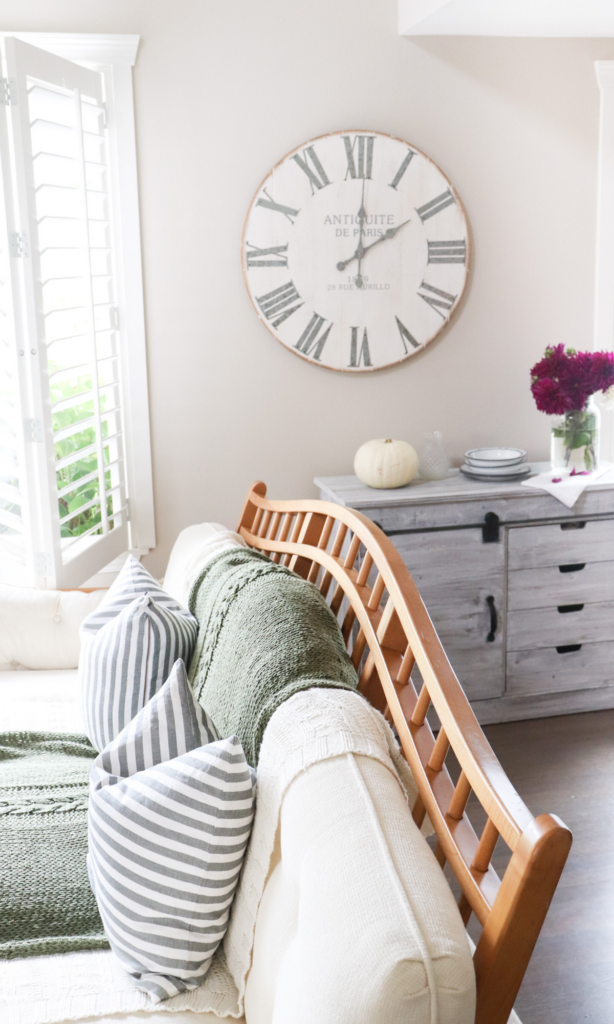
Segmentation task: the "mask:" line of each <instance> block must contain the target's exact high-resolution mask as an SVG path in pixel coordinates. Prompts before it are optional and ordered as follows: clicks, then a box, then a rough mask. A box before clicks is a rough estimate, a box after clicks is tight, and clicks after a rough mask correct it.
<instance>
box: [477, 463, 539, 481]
mask: <svg viewBox="0 0 614 1024" xmlns="http://www.w3.org/2000/svg"><path fill="white" fill-rule="evenodd" d="M460 471H461V473H463V475H464V476H469V477H471V479H472V480H499V481H500V482H501V483H503V482H505V481H506V480H522V479H524V477H525V476H529V474H530V473H531V467H530V466H529V465H528V464H527V463H523V464H522V465H521V466H503V467H502V468H501V469H499V470H496V469H478V468H477V467H476V466H467V465H465V466H461V468H460Z"/></svg>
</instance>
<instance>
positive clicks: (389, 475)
mask: <svg viewBox="0 0 614 1024" xmlns="http://www.w3.org/2000/svg"><path fill="white" fill-rule="evenodd" d="M354 472H355V473H356V476H357V477H358V479H359V480H362V482H363V484H367V486H368V487H379V488H383V487H403V486H404V485H405V484H408V483H409V482H410V480H413V479H414V477H415V475H416V473H417V472H418V456H417V455H416V452H415V450H414V449H413V448H412V446H411V445H410V444H407V441H393V440H392V438H390V437H388V438H386V439H383V440H378V441H367V442H366V444H363V445H361V447H360V448H359V449H358V451H357V452H356V457H355V458H354Z"/></svg>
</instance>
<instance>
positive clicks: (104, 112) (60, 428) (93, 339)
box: [0, 36, 155, 587]
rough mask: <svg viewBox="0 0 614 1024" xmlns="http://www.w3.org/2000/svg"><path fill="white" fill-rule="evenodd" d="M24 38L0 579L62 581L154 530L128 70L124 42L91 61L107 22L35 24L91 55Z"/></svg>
mask: <svg viewBox="0 0 614 1024" xmlns="http://www.w3.org/2000/svg"><path fill="white" fill-rule="evenodd" d="M25 38H26V37H25V36H22V37H21V38H16V37H13V36H5V38H4V48H3V49H4V52H3V63H4V69H3V70H4V78H3V80H2V81H1V82H0V164H1V173H2V189H1V196H0V199H2V200H3V201H2V202H0V207H1V208H2V209H1V219H0V580H3V581H4V582H15V583H24V584H27V583H36V584H37V585H38V586H47V587H70V586H78V585H79V584H82V583H83V582H84V581H85V580H86V579H88V578H89V577H90V576H91V575H93V574H94V573H95V572H97V571H98V570H99V569H101V568H102V567H103V566H104V565H106V564H108V563H109V562H110V561H111V560H112V559H113V558H114V557H115V556H116V555H118V554H120V553H121V552H122V551H126V550H127V549H128V548H130V547H132V548H133V549H139V550H141V551H143V550H148V549H149V548H150V547H152V546H153V544H154V543H155V538H154V532H153V500H152V485H151V457H150V445H149V421H148V411H147V390H146V368H145V352H144V331H143V310H142V284H141V266H140V251H139V235H138V230H139V229H138V206H137V191H136V166H135V153H134V127H133V119H132V111H131V105H132V93H131V79H130V67H129V65H127V64H126V49H127V48H126V46H125V45H124V47H123V49H122V48H121V47H120V51H119V52H120V56H121V57H122V58H123V62H122V63H121V64H119V65H118V64H117V63H115V64H113V63H111V64H107V65H105V64H103V63H102V62H99V61H96V63H94V62H93V60H92V58H94V59H95V58H96V57H98V58H100V56H103V57H104V56H108V51H109V49H113V47H112V46H111V47H109V45H108V37H102V39H103V44H102V45H101V44H99V47H98V49H99V50H100V49H101V48H102V50H103V51H104V50H105V46H104V40H105V39H106V40H107V46H106V50H107V53H106V54H104V53H103V54H101V53H96V37H85V40H84V37H77V40H76V41H75V40H72V41H71V37H59V38H60V42H59V45H58V39H57V37H54V36H49V37H48V39H49V40H50V41H51V44H52V45H54V48H55V49H56V51H57V50H58V49H60V51H61V50H64V51H66V49H67V48H68V49H69V50H71V52H75V50H77V51H78V50H79V49H80V50H81V52H82V53H84V54H85V59H87V60H88V64H89V66H84V65H83V64H81V63H76V62H75V61H73V60H67V59H66V57H65V56H62V55H58V53H57V52H55V53H51V52H49V51H48V50H44V49H41V48H40V47H39V46H36V47H35V46H33V45H31V44H30V43H29V42H25V41H24V39H25ZM42 38H43V42H44V37H42ZM111 38H112V39H113V40H114V41H115V52H116V53H117V49H118V48H117V38H118V37H111ZM119 38H120V40H121V39H122V37H119ZM123 38H124V39H125V37H123ZM128 38H129V39H130V38H131V37H128ZM132 38H133V37H132ZM39 40H41V37H38V36H37V37H36V41H37V42H38V41H39ZM85 41H87V44H88V45H85ZM92 41H93V43H92ZM137 41H138V40H137ZM71 43H72V46H71ZM135 52H136V47H134V46H133V53H135ZM126 72H127V74H126ZM127 104H128V105H127ZM128 111H129V112H130V116H128Z"/></svg>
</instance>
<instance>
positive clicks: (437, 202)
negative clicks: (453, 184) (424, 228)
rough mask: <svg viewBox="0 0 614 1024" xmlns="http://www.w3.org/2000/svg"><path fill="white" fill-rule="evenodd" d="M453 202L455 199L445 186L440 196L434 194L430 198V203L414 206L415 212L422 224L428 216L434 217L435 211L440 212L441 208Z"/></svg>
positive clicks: (443, 208)
mask: <svg viewBox="0 0 614 1024" xmlns="http://www.w3.org/2000/svg"><path fill="white" fill-rule="evenodd" d="M455 202H456V199H455V198H454V196H453V195H452V193H451V192H450V189H449V188H447V189H446V190H445V192H442V193H441V195H440V196H435V198H434V199H431V201H430V203H425V204H424V206H418V207H416V213H417V214H418V216H419V217H420V220H421V221H422V223H423V224H424V221H425V220H428V219H429V217H434V216H435V214H436V213H441V211H442V210H445V208H446V206H451V204H452V203H455Z"/></svg>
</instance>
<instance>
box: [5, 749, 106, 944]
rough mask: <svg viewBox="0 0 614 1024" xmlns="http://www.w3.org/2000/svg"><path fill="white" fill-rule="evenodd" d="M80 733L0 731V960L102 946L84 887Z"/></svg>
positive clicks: (84, 765) (87, 752) (88, 752)
mask: <svg viewBox="0 0 614 1024" xmlns="http://www.w3.org/2000/svg"><path fill="white" fill-rule="evenodd" d="M95 757H96V751H95V750H94V748H93V747H92V746H91V744H90V742H89V740H88V739H87V737H85V736H74V735H66V734H60V733H34V732H20V733H7V732H5V733H0V958H1V959H9V958H12V957H23V956H42V955H43V954H46V953H68V952H71V951H72V950H78V949H108V946H109V943H108V942H107V940H106V938H105V934H104V931H103V927H102V921H101V920H100V915H99V913H98V907H97V906H96V900H95V899H94V896H93V894H92V891H91V889H90V885H89V881H88V877H87V866H86V855H87V799H88V782H89V774H90V768H91V766H92V762H93V760H94V758H95Z"/></svg>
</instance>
